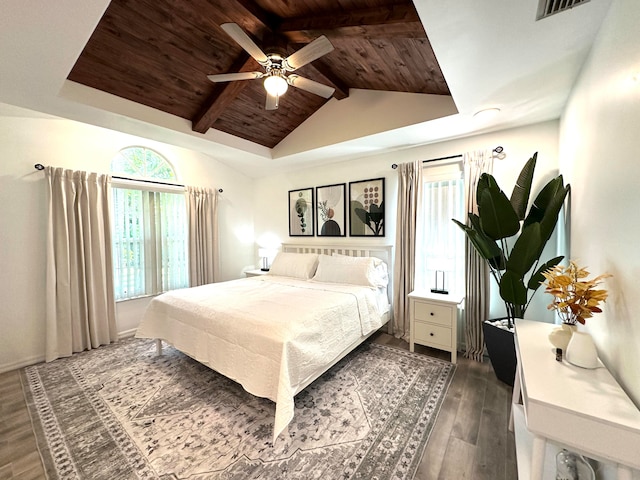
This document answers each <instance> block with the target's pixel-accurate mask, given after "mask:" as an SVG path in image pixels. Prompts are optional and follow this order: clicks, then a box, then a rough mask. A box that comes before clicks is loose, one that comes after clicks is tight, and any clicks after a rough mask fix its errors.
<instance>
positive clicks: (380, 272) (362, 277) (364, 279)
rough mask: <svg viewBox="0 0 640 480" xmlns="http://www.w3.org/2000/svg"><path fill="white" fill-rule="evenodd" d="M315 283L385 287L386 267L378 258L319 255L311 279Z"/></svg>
mask: <svg viewBox="0 0 640 480" xmlns="http://www.w3.org/2000/svg"><path fill="white" fill-rule="evenodd" d="M312 280H314V281H316V282H326V283H347V284H350V285H363V286H365V287H373V288H378V287H386V286H387V284H388V283H389V276H388V273H387V265H386V264H385V263H384V262H383V261H382V260H380V259H379V258H374V257H348V256H344V255H334V256H330V255H320V256H319V257H318V268H317V270H316V274H315V275H314V277H313V279H312Z"/></svg>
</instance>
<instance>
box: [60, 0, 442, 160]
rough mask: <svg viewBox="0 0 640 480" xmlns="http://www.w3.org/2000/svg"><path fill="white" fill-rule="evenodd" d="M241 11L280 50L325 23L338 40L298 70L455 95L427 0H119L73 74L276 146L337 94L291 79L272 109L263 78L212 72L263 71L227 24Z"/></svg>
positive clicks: (366, 84) (246, 26)
mask: <svg viewBox="0 0 640 480" xmlns="http://www.w3.org/2000/svg"><path fill="white" fill-rule="evenodd" d="M227 22H234V23H237V24H238V25H240V27H242V29H243V30H244V31H245V32H247V33H248V34H249V35H250V36H251V37H252V38H253V39H254V41H255V42H256V43H257V44H258V45H259V46H260V47H261V48H262V49H263V50H264V51H266V52H267V53H268V47H269V45H272V44H273V43H272V42H273V41H274V39H275V40H278V41H279V43H283V44H284V45H285V46H286V47H285V48H286V51H287V54H289V55H290V54H291V53H293V52H295V51H297V50H299V49H300V48H302V47H303V46H304V45H305V44H308V43H309V42H311V41H312V40H314V39H315V38H317V37H318V36H320V35H326V36H327V38H328V39H329V40H330V41H331V43H332V44H333V46H334V47H335V49H334V50H333V51H332V52H330V53H328V54H326V55H324V56H323V57H321V58H319V59H317V60H315V61H313V62H312V63H310V64H307V65H305V66H303V67H301V68H299V69H298V70H296V72H295V73H296V74H299V75H301V76H303V77H307V78H309V79H311V80H315V81H317V82H320V83H323V84H326V85H329V86H332V87H335V89H336V90H335V93H334V95H333V97H334V98H336V99H337V100H341V99H344V98H346V97H347V96H348V95H349V89H350V88H357V89H371V90H383V91H394V92H412V93H427V94H438V95H449V89H448V87H447V84H446V82H445V79H444V77H443V75H442V72H441V71H440V67H439V65H438V62H437V60H436V58H435V56H434V54H433V50H432V48H431V45H430V44H429V40H428V39H427V36H426V34H425V31H424V28H423V27H422V24H421V23H420V20H419V18H418V15H417V13H416V10H415V7H414V6H413V4H412V3H411V2H410V1H406V0H400V1H393V0H339V1H338V0H296V1H290V0H255V1H251V0H112V1H111V3H110V4H109V7H108V8H107V10H106V12H105V14H104V16H103V17H102V19H101V20H100V22H99V23H98V26H97V27H96V29H95V31H94V32H93V34H92V36H91V38H90V39H89V42H88V43H87V45H86V46H85V48H84V50H83V51H82V54H81V55H80V57H79V58H78V60H77V62H76V64H75V66H74V67H73V69H72V71H71V73H70V74H69V76H68V79H69V80H72V81H74V82H78V83H81V84H84V85H87V86H90V87H93V88H96V89H98V90H101V91H104V92H108V93H111V94H113V95H116V96H118V97H122V98H125V99H128V100H131V101H134V102H136V103H140V104H143V105H146V106H149V107H152V108H155V109H158V110H161V111H163V112H167V113H170V114H172V115H177V116H178V117H181V118H185V119H187V120H190V121H191V122H192V125H193V130H194V131H196V132H200V133H204V132H206V131H207V130H208V129H209V128H213V129H216V130H220V131H222V132H226V133H229V134H231V135H235V136H237V137H240V138H244V139H246V140H249V141H251V142H255V143H257V144H260V145H264V146H266V147H269V148H272V147H274V146H275V145H277V144H278V143H279V142H280V141H281V140H282V139H283V138H285V137H286V136H287V135H288V134H289V133H291V132H292V131H293V130H294V129H295V128H296V127H298V126H299V125H300V124H301V123H302V122H304V121H305V120H306V119H307V118H308V117H309V116H311V115H313V113H314V112H316V111H317V110H318V109H319V108H320V107H322V105H324V104H325V103H326V102H327V101H328V100H327V99H325V98H322V97H320V96H317V95H314V94H312V93H308V92H306V91H303V90H300V89H298V88H293V87H291V88H289V90H288V91H287V93H285V94H284V95H283V96H282V97H281V99H280V104H279V107H278V109H277V110H266V109H265V99H266V93H265V90H264V88H263V85H262V81H261V80H244V81H235V82H228V83H217V84H214V83H213V82H211V81H209V80H208V79H207V75H210V74H220V73H231V72H239V71H263V69H262V67H261V66H260V65H259V64H258V63H257V62H256V61H255V60H254V59H253V58H251V57H250V56H249V55H248V54H247V53H246V52H245V51H244V50H243V49H242V48H241V47H240V46H238V44H237V43H235V41H234V40H233V39H232V38H231V37H230V36H229V35H228V34H227V33H226V32H224V31H223V30H222V29H221V28H220V25H221V24H223V23H227Z"/></svg>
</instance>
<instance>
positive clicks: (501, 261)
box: [469, 213, 506, 270]
mask: <svg viewBox="0 0 640 480" xmlns="http://www.w3.org/2000/svg"><path fill="white" fill-rule="evenodd" d="M469 223H471V226H472V227H473V229H474V230H475V231H476V232H477V234H478V235H479V237H481V238H482V239H483V240H482V242H483V243H485V244H486V245H487V247H488V248H487V254H490V255H493V256H492V257H490V258H487V257H485V260H487V261H488V262H489V265H490V266H491V268H494V269H496V270H504V269H505V267H506V261H505V258H504V252H503V251H502V248H500V246H499V245H498V244H497V243H496V242H495V241H494V240H492V239H491V238H489V236H488V235H487V234H486V233H484V232H483V231H482V225H480V217H478V215H476V214H474V213H470V214H469Z"/></svg>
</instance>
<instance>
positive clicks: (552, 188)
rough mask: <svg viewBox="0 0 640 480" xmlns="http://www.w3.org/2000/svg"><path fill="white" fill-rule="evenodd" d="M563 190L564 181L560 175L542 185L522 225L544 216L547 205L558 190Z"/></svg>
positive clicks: (534, 221)
mask: <svg viewBox="0 0 640 480" xmlns="http://www.w3.org/2000/svg"><path fill="white" fill-rule="evenodd" d="M563 190H564V182H563V180H562V175H559V176H557V177H556V178H554V179H552V180H549V182H548V183H547V184H546V185H545V186H544V187H542V190H540V192H539V193H538V195H537V196H536V198H535V200H534V201H533V204H532V205H531V209H530V210H529V213H528V215H527V217H526V218H525V219H524V225H523V226H525V227H526V226H527V225H529V224H531V223H536V222H541V221H542V219H543V218H544V216H545V212H546V211H547V209H548V208H549V205H550V204H551V203H552V202H553V201H554V198H556V197H557V196H558V195H559V194H560V192H562V191H563Z"/></svg>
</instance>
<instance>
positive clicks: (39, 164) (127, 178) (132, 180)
mask: <svg viewBox="0 0 640 480" xmlns="http://www.w3.org/2000/svg"><path fill="white" fill-rule="evenodd" d="M34 168H35V169H36V170H44V165H42V164H41V163H36V164H35V165H34ZM111 178H115V179H117V180H129V181H131V182H144V183H154V184H156V185H168V186H170V187H182V188H185V186H184V185H182V184H179V183H168V182H160V181H158V180H144V179H142V178H129V177H120V176H117V175H111ZM223 191H224V190H222V189H221V188H219V189H218V192H220V193H222V192H223Z"/></svg>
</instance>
